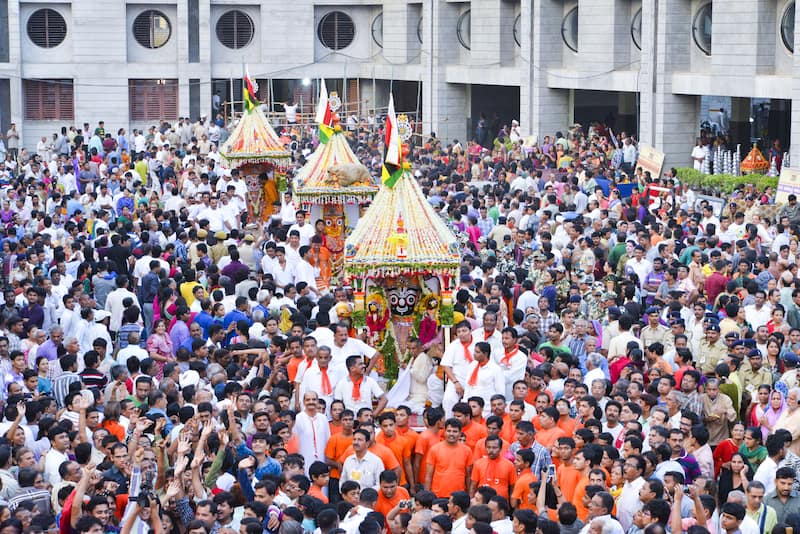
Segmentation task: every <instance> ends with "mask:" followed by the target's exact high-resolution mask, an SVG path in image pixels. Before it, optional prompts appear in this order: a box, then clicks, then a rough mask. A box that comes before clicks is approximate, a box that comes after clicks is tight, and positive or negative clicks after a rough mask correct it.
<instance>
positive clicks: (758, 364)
mask: <svg viewBox="0 0 800 534" xmlns="http://www.w3.org/2000/svg"><path fill="white" fill-rule="evenodd" d="M748 364H749V365H748ZM738 373H739V377H740V378H741V380H742V384H743V385H744V389H745V390H747V391H749V392H750V394H751V395H755V392H756V391H757V390H758V386H760V385H761V384H772V371H771V370H770V369H769V368H767V367H764V355H763V354H762V353H761V351H760V350H758V349H753V350H751V351H750V352H748V353H747V363H745V364H743V365H742V367H741V368H740V369H739V371H738Z"/></svg>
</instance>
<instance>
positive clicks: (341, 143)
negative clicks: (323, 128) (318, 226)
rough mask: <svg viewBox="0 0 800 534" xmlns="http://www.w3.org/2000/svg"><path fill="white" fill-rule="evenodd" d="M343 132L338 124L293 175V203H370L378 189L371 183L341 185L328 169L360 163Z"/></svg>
mask: <svg viewBox="0 0 800 534" xmlns="http://www.w3.org/2000/svg"><path fill="white" fill-rule="evenodd" d="M360 163H361V162H360V161H359V160H358V158H357V157H356V155H355V154H354V153H353V151H352V149H351V148H350V145H349V144H348V142H347V138H346V137H345V134H344V133H343V132H342V129H341V128H340V127H339V126H338V125H337V126H336V127H335V128H334V129H333V131H332V134H331V135H330V138H329V139H327V142H324V143H320V144H319V146H317V148H316V150H314V152H313V153H312V154H311V155H310V156H309V157H308V161H307V163H306V164H305V165H303V166H302V167H301V168H300V169H299V170H298V171H297V172H296V173H295V175H294V179H293V181H292V189H293V191H294V197H295V203H311V204H347V203H353V204H363V203H367V202H370V201H371V200H372V197H374V196H375V194H376V193H377V192H378V186H377V185H375V184H373V183H371V182H370V183H364V182H356V183H353V184H350V185H340V184H339V181H338V180H336V179H333V177H331V176H330V174H329V173H328V170H329V169H331V168H334V167H337V166H340V165H360Z"/></svg>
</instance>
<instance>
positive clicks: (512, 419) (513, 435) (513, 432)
mask: <svg viewBox="0 0 800 534" xmlns="http://www.w3.org/2000/svg"><path fill="white" fill-rule="evenodd" d="M523 417H525V402H523V401H521V400H513V401H511V402H510V403H508V421H507V422H505V423H504V424H503V430H502V431H501V432H500V437H501V438H503V439H504V440H506V441H507V442H509V443H514V442H515V441H516V440H517V423H519V422H520V421H522V418H523Z"/></svg>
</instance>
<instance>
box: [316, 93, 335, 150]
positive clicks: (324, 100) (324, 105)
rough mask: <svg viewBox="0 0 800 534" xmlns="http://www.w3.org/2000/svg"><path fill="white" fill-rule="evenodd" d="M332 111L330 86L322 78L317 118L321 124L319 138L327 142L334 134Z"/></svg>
mask: <svg viewBox="0 0 800 534" xmlns="http://www.w3.org/2000/svg"><path fill="white" fill-rule="evenodd" d="M332 116H333V112H332V111H331V103H330V101H329V100H328V88H327V87H326V86H325V80H324V79H322V80H320V84H319V102H317V116H316V118H315V120H316V122H317V124H319V140H320V142H321V143H323V144H324V143H327V142H328V139H330V137H331V134H333V129H332V128H331V119H332V118H333V117H332Z"/></svg>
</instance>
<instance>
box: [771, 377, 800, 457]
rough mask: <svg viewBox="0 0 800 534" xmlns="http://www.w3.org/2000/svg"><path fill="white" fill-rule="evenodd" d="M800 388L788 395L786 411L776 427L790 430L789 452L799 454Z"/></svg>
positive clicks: (791, 390) (794, 389)
mask: <svg viewBox="0 0 800 534" xmlns="http://www.w3.org/2000/svg"><path fill="white" fill-rule="evenodd" d="M798 399H800V388H792V389H790V390H789V392H788V393H787V394H786V410H784V412H783V413H782V414H781V416H780V417H779V418H778V420H777V421H776V422H775V427H777V428H783V429H786V430H788V431H789V432H790V433H791V434H792V443H791V445H789V450H791V451H792V452H793V453H795V454H797V453H798V452H800V410H798V409H797V408H798Z"/></svg>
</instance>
